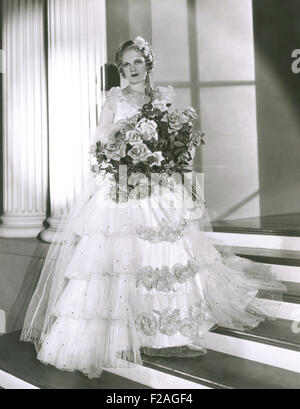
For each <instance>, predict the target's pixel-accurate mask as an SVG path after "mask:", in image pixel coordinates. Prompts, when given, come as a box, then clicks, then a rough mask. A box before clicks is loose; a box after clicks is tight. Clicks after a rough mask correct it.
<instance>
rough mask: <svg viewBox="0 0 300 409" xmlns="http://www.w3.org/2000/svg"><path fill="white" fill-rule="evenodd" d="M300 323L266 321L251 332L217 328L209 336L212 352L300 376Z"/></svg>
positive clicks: (208, 344)
mask: <svg viewBox="0 0 300 409" xmlns="http://www.w3.org/2000/svg"><path fill="white" fill-rule="evenodd" d="M299 321H300V316H299V317H298V321H297V320H295V321H294V322H293V321H289V320H283V319H277V320H276V321H264V322H262V323H261V324H260V325H259V326H258V327H257V328H255V329H253V330H251V331H245V332H243V331H238V330H232V329H228V328H220V327H218V328H216V329H214V330H212V331H211V332H209V333H208V334H206V336H205V343H206V345H207V347H208V348H209V349H212V350H214V351H218V352H223V353H226V354H229V355H233V356H237V357H240V358H245V359H249V360H252V361H256V362H260V363H263V364H267V365H271V366H274V367H278V368H282V369H286V370H289V371H294V372H297V373H300V324H299Z"/></svg>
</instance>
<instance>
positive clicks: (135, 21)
mask: <svg viewBox="0 0 300 409" xmlns="http://www.w3.org/2000/svg"><path fill="white" fill-rule="evenodd" d="M137 4H139V7H138V9H137ZM107 6H108V50H112V49H114V50H115V48H116V43H117V40H116V36H118V41H119V42H120V43H121V42H122V40H125V39H127V36H128V33H129V34H130V33H132V34H134V35H136V34H140V35H142V36H145V37H146V38H147V39H148V40H149V41H150V42H152V44H153V48H154V51H155V55H156V60H157V64H156V67H155V70H154V76H153V77H154V82H155V83H156V84H157V85H163V84H171V85H173V86H174V88H175V91H176V94H177V99H176V104H177V106H178V107H179V108H183V107H185V106H187V105H192V106H194V107H195V109H196V110H197V111H198V112H200V116H201V118H200V119H201V126H202V130H203V131H204V132H205V133H206V134H207V138H206V140H207V144H206V145H205V146H204V147H202V148H201V149H199V150H198V152H197V156H196V161H195V165H196V166H197V169H199V170H200V169H204V171H205V180H206V184H205V186H206V199H207V201H208V205H209V209H210V213H211V216H212V217H213V218H226V217H230V218H236V217H248V216H256V215H258V214H259V175H258V157H257V132H256V110H255V84H254V51H253V26H252V7H251V0H243V2H241V1H240V0H223V1H222V2H220V1H219V0H151V2H149V1H148V0H147V1H146V0H139V2H137V1H133V0H128V1H124V2H123V1H122V0H121V2H120V0H119V1H116V0H113V1H111V0H108V1H107ZM119 7H120V9H119ZM125 9H126V12H125ZM149 9H150V12H149ZM109 10H110V11H109ZM120 10H122V12H123V16H125V17H120ZM133 10H135V12H134V11H133ZM126 16H127V17H126ZM132 16H134V18H133V17H132ZM149 16H150V17H151V18H149ZM126 19H127V24H128V25H127V27H126V24H125V23H126ZM141 23H143V24H141ZM118 25H119V26H120V30H118V32H117V33H116V32H115V30H114V27H116V26H118ZM138 29H139V30H140V31H138ZM110 52H112V51H109V55H110ZM109 58H111V57H109ZM198 125H200V121H199V124H198ZM245 182H246V183H245Z"/></svg>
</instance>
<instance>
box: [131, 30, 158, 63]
mask: <svg viewBox="0 0 300 409" xmlns="http://www.w3.org/2000/svg"><path fill="white" fill-rule="evenodd" d="M133 42H134V44H135V45H136V46H137V48H138V49H139V50H140V51H141V52H142V53H143V54H144V56H145V57H147V58H149V60H150V61H151V62H152V63H154V56H153V52H152V47H151V46H150V44H149V43H148V42H147V41H146V40H145V39H144V38H143V37H141V36H137V37H135V39H134V40H133Z"/></svg>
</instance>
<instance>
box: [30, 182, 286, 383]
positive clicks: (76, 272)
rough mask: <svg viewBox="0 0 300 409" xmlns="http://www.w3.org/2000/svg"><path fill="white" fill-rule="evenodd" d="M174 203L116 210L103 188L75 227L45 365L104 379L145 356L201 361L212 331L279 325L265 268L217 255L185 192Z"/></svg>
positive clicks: (104, 185)
mask: <svg viewBox="0 0 300 409" xmlns="http://www.w3.org/2000/svg"><path fill="white" fill-rule="evenodd" d="M168 194H169V193H168ZM171 196H172V201H173V206H168V207H166V206H165V205H164V199H163V198H162V196H161V195H160V196H159V197H158V196H155V195H154V196H152V197H150V198H145V199H141V200H133V199H132V200H129V201H128V202H124V203H116V202H115V201H113V200H112V199H111V197H110V183H109V182H108V181H107V180H105V178H104V179H103V180H102V179H100V180H99V184H98V188H97V190H96V191H95V192H94V194H93V195H91V197H90V199H89V200H88V201H87V203H86V205H85V206H84V208H83V209H82V211H81V213H80V214H79V215H78V217H77V219H76V222H75V223H74V224H73V227H72V230H73V231H72V233H73V234H74V235H75V237H76V242H75V244H74V246H73V249H72V253H71V257H70V258H69V260H68V264H67V266H66V268H65V270H64V272H63V275H64V277H63V283H64V284H63V286H62V289H61V292H60V294H59V297H57V300H56V302H55V304H54V306H53V308H52V311H51V326H49V330H48V331H47V333H45V334H44V336H43V340H42V343H41V347H40V348H39V351H38V359H39V360H40V361H42V362H43V363H46V364H51V365H54V366H56V367H57V368H60V369H63V370H69V371H75V370H79V371H81V372H83V373H84V374H86V375H87V376H89V377H98V376H100V375H101V372H102V370H103V368H106V367H128V366H131V365H134V364H142V360H141V355H140V354H141V352H144V353H147V354H154V355H165V356H193V355H199V354H203V353H205V352H206V346H205V344H204V341H203V336H204V335H205V334H206V333H207V332H208V331H209V330H210V329H211V328H212V327H214V326H216V325H218V326H223V327H227V328H233V329H241V330H243V329H250V328H254V327H256V326H257V325H258V324H259V323H260V322H261V321H262V320H264V319H266V318H270V319H272V318H275V317H276V311H274V310H273V311H272V310H271V309H270V307H269V309H268V310H267V309H266V307H264V306H263V304H262V302H261V300H260V298H258V297H257V294H258V291H259V289H264V290H270V291H275V292H278V293H280V291H282V290H284V287H283V286H282V284H281V283H280V282H278V281H276V279H275V277H274V276H273V274H272V273H271V272H270V271H269V270H268V269H267V268H265V267H262V266H260V265H259V264H256V263H254V262H251V261H247V260H244V259H241V258H240V257H237V256H235V255H234V254H233V253H232V252H231V251H230V250H228V251H226V252H222V253H220V252H219V251H218V250H217V249H216V246H215V244H214V242H213V241H212V239H211V238H209V236H208V235H207V234H206V232H205V231H204V227H203V220H202V219H201V218H191V217H190V210H188V209H187V207H185V206H182V205H181V204H182V201H181V199H180V189H177V190H176V188H175V189H174V192H172V194H171ZM168 198H170V196H169V197H168Z"/></svg>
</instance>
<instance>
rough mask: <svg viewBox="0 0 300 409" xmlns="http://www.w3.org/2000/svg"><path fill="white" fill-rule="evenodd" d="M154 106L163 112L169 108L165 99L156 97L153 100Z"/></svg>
mask: <svg viewBox="0 0 300 409" xmlns="http://www.w3.org/2000/svg"><path fill="white" fill-rule="evenodd" d="M152 106H153V108H156V109H159V110H160V111H161V112H166V111H167V110H168V107H167V102H166V101H164V100H158V99H155V100H154V101H153V102H152Z"/></svg>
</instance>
